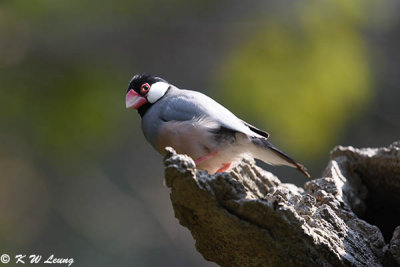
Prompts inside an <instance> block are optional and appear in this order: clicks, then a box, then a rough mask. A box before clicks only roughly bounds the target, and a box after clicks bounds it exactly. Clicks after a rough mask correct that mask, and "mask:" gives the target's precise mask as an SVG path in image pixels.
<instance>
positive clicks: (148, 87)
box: [140, 83, 150, 95]
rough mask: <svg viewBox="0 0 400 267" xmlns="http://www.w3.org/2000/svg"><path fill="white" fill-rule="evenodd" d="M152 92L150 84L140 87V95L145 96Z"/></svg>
mask: <svg viewBox="0 0 400 267" xmlns="http://www.w3.org/2000/svg"><path fill="white" fill-rule="evenodd" d="M149 90H150V85H149V84H148V83H144V84H142V86H141V87H140V94H142V95H145V94H147V92H148V91H149Z"/></svg>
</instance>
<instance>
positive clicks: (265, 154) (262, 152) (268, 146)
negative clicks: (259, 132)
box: [252, 137, 311, 178]
mask: <svg viewBox="0 0 400 267" xmlns="http://www.w3.org/2000/svg"><path fill="white" fill-rule="evenodd" d="M252 142H253V144H255V145H256V147H258V149H257V151H256V153H255V157H256V158H258V159H260V160H262V161H264V162H266V163H269V164H272V165H288V166H291V167H293V168H296V169H298V170H299V171H300V172H301V173H303V174H304V175H305V176H307V177H308V178H310V177H311V176H310V174H309V173H308V172H307V169H306V168H305V167H304V166H303V165H302V164H300V163H298V162H297V161H296V160H294V159H293V158H291V157H290V156H289V155H287V154H286V153H285V152H283V151H281V150H280V149H279V148H277V147H275V146H274V145H273V144H272V143H271V142H269V141H268V140H267V139H264V138H257V137H255V138H253V139H252Z"/></svg>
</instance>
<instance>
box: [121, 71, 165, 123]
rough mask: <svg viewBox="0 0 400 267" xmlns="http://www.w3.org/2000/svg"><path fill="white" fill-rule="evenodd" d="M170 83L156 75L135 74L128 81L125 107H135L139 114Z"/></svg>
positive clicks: (163, 91)
mask: <svg viewBox="0 0 400 267" xmlns="http://www.w3.org/2000/svg"><path fill="white" fill-rule="evenodd" d="M169 87H170V84H169V83H168V82H167V81H166V80H164V79H162V78H160V77H156V76H152V75H148V74H136V75H135V76H133V78H132V80H131V81H130V83H129V87H128V90H127V94H126V107H127V108H131V109H137V110H138V111H139V114H140V115H141V116H143V115H144V113H145V112H146V111H147V109H148V108H149V107H150V106H151V105H152V104H154V103H155V102H157V100H159V99H160V98H161V97H163V96H164V94H165V93H166V92H167V91H168V89H169Z"/></svg>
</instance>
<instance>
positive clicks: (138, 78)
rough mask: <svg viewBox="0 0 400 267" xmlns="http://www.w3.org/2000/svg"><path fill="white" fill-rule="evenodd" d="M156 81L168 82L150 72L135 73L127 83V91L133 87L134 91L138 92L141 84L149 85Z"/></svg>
mask: <svg viewBox="0 0 400 267" xmlns="http://www.w3.org/2000/svg"><path fill="white" fill-rule="evenodd" d="M156 82H164V83H168V82H167V81H166V80H164V79H162V78H160V77H156V76H153V75H150V74H136V75H135V76H133V77H132V79H131V81H130V83H129V87H128V90H127V92H129V90H131V89H133V90H134V91H136V92H137V93H139V94H140V89H141V87H142V85H143V84H146V83H147V84H149V85H150V86H151V85H152V84H154V83H156Z"/></svg>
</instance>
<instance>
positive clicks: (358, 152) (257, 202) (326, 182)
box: [165, 142, 400, 266]
mask: <svg viewBox="0 0 400 267" xmlns="http://www.w3.org/2000/svg"><path fill="white" fill-rule="evenodd" d="M167 151H168V153H167V156H166V157H165V165H166V170H165V178H166V182H167V186H168V187H170V188H171V201H172V204H173V207H174V210H175V216H176V217H177V218H178V220H179V222H180V223H181V224H182V225H183V226H185V227H187V228H188V229H189V230H190V231H191V233H192V235H193V237H194V238H195V240H196V248H197V249H198V251H199V252H200V253H201V254H202V255H203V256H204V258H206V259H207V260H209V261H213V262H216V263H217V264H219V265H221V266H295V265H297V266H298V265H300V266H400V227H397V228H396V226H397V225H400V220H399V214H400V142H396V143H393V144H392V145H390V146H389V147H387V148H379V149H371V148H367V149H355V148H353V147H340V146H339V147H336V148H335V149H334V150H333V151H332V152H331V161H330V162H329V163H328V166H327V168H326V170H325V171H324V173H323V177H322V178H320V179H316V180H312V181H309V182H307V183H306V184H305V186H304V189H302V188H299V187H296V186H295V185H292V184H284V183H281V182H280V181H279V179H278V178H277V177H275V176H274V175H273V174H271V173H269V172H266V171H264V170H262V169H260V168H258V167H257V166H255V164H254V161H253V160H251V159H246V160H243V162H242V163H241V164H240V165H239V166H238V167H236V168H235V169H234V170H233V171H232V172H230V173H222V174H216V175H209V174H207V173H206V172H203V171H198V170H196V169H195V164H194V162H193V160H192V159H191V158H189V157H187V156H185V155H178V154H176V153H175V151H173V149H171V148H167ZM368 221H369V222H370V223H369V222H368ZM378 227H379V228H378ZM384 236H385V238H386V240H387V242H385V239H384Z"/></svg>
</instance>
